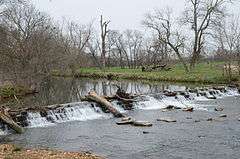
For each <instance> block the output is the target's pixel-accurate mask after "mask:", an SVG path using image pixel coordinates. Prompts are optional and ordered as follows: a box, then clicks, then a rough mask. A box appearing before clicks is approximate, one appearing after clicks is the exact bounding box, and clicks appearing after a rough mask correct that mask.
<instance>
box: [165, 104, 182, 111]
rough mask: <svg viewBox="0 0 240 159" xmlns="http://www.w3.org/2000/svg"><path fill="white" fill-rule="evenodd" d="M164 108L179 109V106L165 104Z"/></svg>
mask: <svg viewBox="0 0 240 159" xmlns="http://www.w3.org/2000/svg"><path fill="white" fill-rule="evenodd" d="M165 109H167V110H173V109H181V108H180V107H176V106H174V105H169V106H167V107H166V108H165Z"/></svg>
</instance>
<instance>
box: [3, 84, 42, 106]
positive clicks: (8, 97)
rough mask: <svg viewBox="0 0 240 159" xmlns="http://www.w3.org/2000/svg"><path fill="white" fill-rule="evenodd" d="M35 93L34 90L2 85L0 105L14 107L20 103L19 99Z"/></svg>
mask: <svg viewBox="0 0 240 159" xmlns="http://www.w3.org/2000/svg"><path fill="white" fill-rule="evenodd" d="M35 93H37V91H36V90H32V89H30V88H26V87H23V86H17V85H12V84H8V85H2V86H0V105H1V104H5V105H7V106H16V105H19V104H20V103H21V101H20V100H21V99H22V98H24V97H26V96H28V95H32V94H35Z"/></svg>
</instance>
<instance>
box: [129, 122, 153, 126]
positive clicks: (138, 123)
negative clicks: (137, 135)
mask: <svg viewBox="0 0 240 159" xmlns="http://www.w3.org/2000/svg"><path fill="white" fill-rule="evenodd" d="M133 125H134V126H141V127H151V126H152V123H150V122H147V121H134V122H133Z"/></svg>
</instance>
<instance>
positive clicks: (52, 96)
mask: <svg viewBox="0 0 240 159" xmlns="http://www.w3.org/2000/svg"><path fill="white" fill-rule="evenodd" d="M116 85H118V86H121V88H122V89H124V90H126V91H127V92H129V93H136V94H152V93H159V92H161V91H163V90H166V89H169V90H184V89H185V88H186V87H185V86H179V85H173V84H168V83H151V84H150V83H148V84H146V83H142V82H134V81H107V80H91V79H86V78H82V79H73V78H46V79H45V80H44V81H43V82H42V83H41V85H40V88H39V93H38V94H36V95H35V96H32V97H28V98H26V99H25V101H24V104H25V105H26V106H43V105H52V104H62V103H71V102H79V101H80V97H81V96H84V95H86V94H87V93H88V92H89V91H90V90H94V91H96V92H97V93H98V94H101V95H111V94H115V92H116V91H117V87H116Z"/></svg>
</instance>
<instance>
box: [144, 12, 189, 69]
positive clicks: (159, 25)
mask: <svg viewBox="0 0 240 159" xmlns="http://www.w3.org/2000/svg"><path fill="white" fill-rule="evenodd" d="M171 16H172V15H171V10H170V9H167V10H165V11H160V10H155V12H154V13H153V14H151V13H149V14H146V16H145V20H144V21H143V22H142V24H143V25H144V26H146V27H148V28H150V29H152V30H154V31H156V33H157V38H158V40H159V41H160V42H161V43H165V44H167V45H168V47H170V48H171V49H172V50H173V51H174V52H175V54H176V55H177V57H178V59H179V60H180V62H181V63H182V64H183V66H184V68H185V71H186V72H188V71H189V69H188V66H187V63H186V62H185V60H184V58H183V57H182V53H181V48H182V47H184V41H185V37H184V36H182V35H181V33H180V32H179V29H174V26H173V21H172V20H171Z"/></svg>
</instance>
